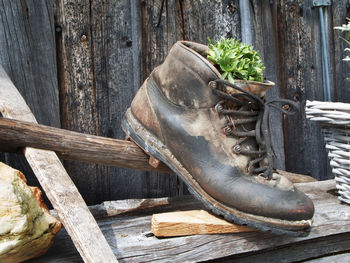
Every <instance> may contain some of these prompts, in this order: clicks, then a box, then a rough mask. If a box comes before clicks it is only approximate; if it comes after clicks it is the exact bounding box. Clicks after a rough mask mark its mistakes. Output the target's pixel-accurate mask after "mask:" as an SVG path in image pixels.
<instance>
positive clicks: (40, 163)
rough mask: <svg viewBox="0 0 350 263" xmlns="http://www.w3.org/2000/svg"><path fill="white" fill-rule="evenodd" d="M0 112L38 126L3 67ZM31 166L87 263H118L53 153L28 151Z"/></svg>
mask: <svg viewBox="0 0 350 263" xmlns="http://www.w3.org/2000/svg"><path fill="white" fill-rule="evenodd" d="M0 112H1V114H2V115H3V116H4V117H6V118H11V119H18V120H22V121H29V122H33V123H36V119H35V117H34V115H33V114H32V112H31V111H30V109H29V107H28V106H27V104H26V103H25V101H24V99H23V97H22V96H21V94H20V93H19V92H18V90H17V89H16V87H15V86H14V85H13V83H12V82H11V80H10V79H9V77H8V76H7V74H6V72H5V71H4V69H3V68H2V67H1V66H0ZM24 155H25V157H26V158H27V160H28V162H29V165H30V166H31V167H32V169H33V171H34V173H35V176H36V177H37V178H38V180H39V182H40V184H41V186H42V188H43V189H44V191H45V193H46V195H47V197H48V198H49V200H50V201H51V203H52V205H53V207H54V209H55V210H56V212H57V215H58V217H59V219H60V220H61V222H62V223H63V225H64V226H65V228H66V230H67V232H68V233H69V235H70V237H71V238H72V240H73V242H74V244H75V246H76V248H77V250H78V251H79V253H80V255H81V257H82V258H83V260H84V261H85V262H91V263H95V262H117V259H116V257H115V255H114V253H113V251H112V249H111V248H110V246H109V244H108V243H107V241H106V239H105V237H104V236H103V234H102V232H101V230H100V228H99V227H98V225H97V223H96V221H95V219H94V218H93V216H92V215H91V213H90V211H89V209H88V207H87V206H86V203H85V202H84V200H83V198H82V196H81V195H80V193H79V191H78V189H77V188H76V187H75V185H74V183H73V181H72V180H71V178H70V177H69V175H68V174H67V172H66V170H65V169H64V167H63V165H62V164H61V162H60V160H59V159H58V157H57V155H56V154H55V153H54V152H52V151H45V150H38V149H34V148H29V147H28V148H25V149H24Z"/></svg>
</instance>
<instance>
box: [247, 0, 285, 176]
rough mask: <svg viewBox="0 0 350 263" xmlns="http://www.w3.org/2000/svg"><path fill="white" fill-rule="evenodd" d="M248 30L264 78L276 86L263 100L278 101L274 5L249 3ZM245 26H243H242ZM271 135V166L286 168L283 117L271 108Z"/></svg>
mask: <svg viewBox="0 0 350 263" xmlns="http://www.w3.org/2000/svg"><path fill="white" fill-rule="evenodd" d="M250 3H251V10H252V12H251V15H252V24H253V27H252V28H251V31H252V33H251V34H252V36H253V38H254V39H253V46H254V48H255V49H257V50H258V51H259V54H260V56H261V59H262V61H263V63H264V65H265V70H264V78H266V79H267V80H270V81H273V82H274V83H275V86H274V87H273V88H271V89H270V90H269V91H268V92H267V94H266V100H274V99H278V98H280V80H279V75H278V49H277V47H278V43H277V37H278V32H277V6H276V4H275V3H276V2H271V1H266V0H264V1H251V2H250ZM241 27H245V25H241ZM269 115H270V116H269V125H270V134H271V138H273V139H272V145H273V149H274V153H275V156H274V166H275V167H276V168H277V169H282V170H284V169H285V154H284V141H283V125H282V115H281V113H280V112H279V111H277V110H275V109H273V108H272V109H271V110H270V113H269Z"/></svg>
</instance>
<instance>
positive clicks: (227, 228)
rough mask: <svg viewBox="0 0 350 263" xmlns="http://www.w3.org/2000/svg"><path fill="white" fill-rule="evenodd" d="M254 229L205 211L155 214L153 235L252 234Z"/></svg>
mask: <svg viewBox="0 0 350 263" xmlns="http://www.w3.org/2000/svg"><path fill="white" fill-rule="evenodd" d="M250 231H254V230H253V229H251V228H249V227H246V226H239V225H235V224H232V223H229V222H227V221H226V220H224V219H221V218H219V217H217V216H214V215H212V214H210V213H208V212H207V211H205V210H190V211H177V212H169V213H161V214H154V215H153V216H152V233H153V234H154V235H155V236H157V237H174V236H188V235H201V234H220V233H236V232H250Z"/></svg>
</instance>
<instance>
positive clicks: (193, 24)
mask: <svg viewBox="0 0 350 263" xmlns="http://www.w3.org/2000/svg"><path fill="white" fill-rule="evenodd" d="M242 1H245V0H241V1H239V0H215V1H210V0H202V1H189V0H142V1H137V0H119V1H113V0H96V1H89V0H79V1H73V0H51V1H44V0H41V1H39V0H38V1H34V0H23V1H20V0H15V1H6V0H0V63H1V64H2V65H3V66H4V68H5V70H7V72H8V73H9V75H10V77H11V78H12V80H13V81H14V83H15V84H16V86H17V87H18V88H19V90H20V92H21V93H22V94H23V95H24V97H25V99H26V100H27V102H28V104H29V106H30V107H31V109H32V110H33V112H34V114H35V115H36V117H37V118H38V121H39V123H42V124H47V125H52V126H56V127H59V126H61V127H63V128H67V129H70V130H75V131H81V132H85V133H91V134H96V135H102V136H107V137H113V138H119V139H122V138H123V137H124V134H123V132H122V130H121V128H120V122H121V118H122V116H123V114H124V112H125V110H126V109H127V107H128V106H129V105H130V102H131V100H132V98H133V96H134V94H135V93H136V91H137V89H138V88H139V86H140V84H141V83H142V82H143V81H144V80H145V78H146V77H147V76H148V75H149V73H150V72H151V71H152V69H153V68H154V67H155V66H157V65H159V64H160V63H161V62H162V61H163V60H164V58H165V57H166V55H167V53H168V51H169V49H170V48H171V46H172V44H173V43H175V42H176V41H177V40H180V39H185V40H192V41H197V42H201V43H206V42H207V38H208V37H210V38H211V39H218V38H220V37H222V36H224V37H234V38H241V37H242V35H241V32H242V31H243V32H248V31H249V32H250V33H251V34H252V44H253V45H254V46H255V47H256V48H257V49H259V50H260V51H261V55H262V57H263V60H264V62H265V64H266V68H267V69H266V73H265V75H266V78H268V79H270V80H272V81H274V82H276V87H275V88H273V89H272V90H271V91H270V92H269V94H268V95H269V97H277V96H279V94H280V95H282V96H283V97H287V98H291V99H296V100H299V101H300V102H301V104H302V105H304V104H305V101H306V99H319V100H322V99H323V95H322V85H323V83H322V61H321V47H320V33H319V17H318V11H317V10H316V9H314V8H312V0H307V1H299V0H298V1H292V0H279V1H270V0H261V1H258V0H254V1H253V0H249V1H248V0H247V1H248V2H249V7H250V9H251V21H252V23H251V27H250V28H249V29H248V31H247V28H246V27H247V25H245V24H241V15H240V11H241V10H240V3H242ZM347 2H348V1H345V0H342V1H333V3H332V6H331V7H328V8H327V11H326V14H327V15H326V18H327V19H328V21H329V28H328V38H327V39H328V45H329V50H328V52H329V58H330V60H329V66H330V75H331V84H332V85H331V86H332V87H333V90H334V91H333V94H334V98H335V100H339V101H345V102H346V101H347V102H349V100H350V95H349V87H350V85H349V82H347V81H346V80H345V76H346V75H347V74H348V73H349V66H348V65H347V64H345V63H344V62H342V61H341V58H342V57H343V56H344V53H343V49H344V43H343V42H342V41H341V40H340V39H339V36H340V32H334V31H333V29H332V27H333V26H335V25H340V24H342V23H344V22H345V17H346V16H347V15H348V14H349V13H348V6H347ZM270 121H271V126H272V127H274V129H273V138H274V142H273V143H274V145H275V148H276V154H277V156H278V159H277V162H276V165H277V166H278V167H279V168H283V167H284V166H285V164H286V168H287V170H289V171H294V172H299V173H304V174H308V175H312V176H313V177H315V178H318V179H326V178H328V176H329V173H328V172H329V171H327V169H328V168H327V159H326V153H325V151H324V147H323V141H322V137H321V134H320V131H319V127H318V126H317V124H312V123H309V122H308V121H306V119H305V114H304V113H303V111H301V112H300V113H299V114H298V115H297V116H295V117H292V118H291V119H288V120H287V119H286V120H284V126H283V127H282V125H281V123H282V117H281V115H280V114H279V113H278V112H273V114H272V118H271V120H270ZM283 131H284V139H283ZM284 157H285V158H286V162H284ZM2 160H6V162H8V163H9V164H10V165H12V166H14V167H16V168H21V169H22V165H23V162H24V161H23V159H20V158H19V156H17V155H16V156H14V155H8V154H6V155H2ZM18 160H20V161H18ZM65 166H66V168H67V170H68V173H69V174H70V175H71V177H72V178H73V180H74V182H75V183H76V184H77V186H78V188H79V190H80V191H81V193H82V195H83V197H84V198H85V199H86V201H87V202H88V203H89V204H94V203H98V202H101V201H103V200H113V199H124V198H139V197H160V196H169V195H170V196H174V195H179V194H182V192H183V191H185V190H184V189H183V184H182V183H181V182H179V181H178V179H177V178H176V177H175V176H173V175H163V174H155V173H150V172H138V171H133V170H130V169H119V168H114V167H105V166H101V165H94V164H83V163H77V162H65ZM26 172H27V171H26Z"/></svg>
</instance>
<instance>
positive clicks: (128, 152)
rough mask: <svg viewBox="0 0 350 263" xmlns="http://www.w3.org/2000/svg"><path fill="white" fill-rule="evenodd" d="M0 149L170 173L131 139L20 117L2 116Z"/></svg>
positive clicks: (0, 121) (0, 122) (0, 119)
mask: <svg viewBox="0 0 350 263" xmlns="http://www.w3.org/2000/svg"><path fill="white" fill-rule="evenodd" d="M0 138H1V139H0V151H1V150H2V151H18V149H21V148H23V147H34V148H38V149H45V150H51V151H55V152H56V153H57V154H58V156H59V157H60V158H62V159H66V160H76V161H82V162H90V163H98V164H104V165H110V166H118V167H124V168H133V169H137V170H146V171H161V172H171V171H170V169H169V168H168V167H167V166H166V165H165V164H163V163H160V164H159V165H158V166H157V168H154V167H153V166H151V165H150V164H149V156H148V155H146V154H145V153H144V151H143V150H142V149H140V148H139V147H138V146H137V145H136V144H134V143H133V142H131V141H123V140H116V139H112V138H106V137H101V136H95V135H89V134H83V133H79V132H73V131H68V130H64V129H58V128H53V127H49V126H45V125H39V124H35V123H30V122H24V121H19V120H11V119H6V118H0Z"/></svg>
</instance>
